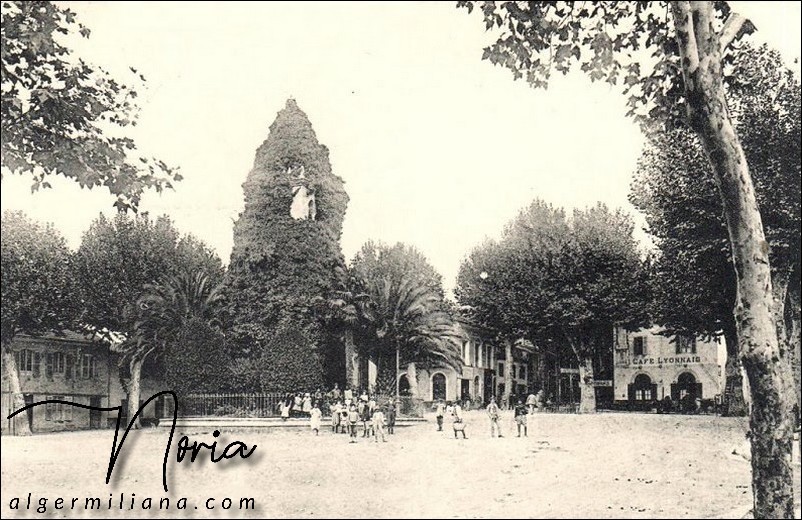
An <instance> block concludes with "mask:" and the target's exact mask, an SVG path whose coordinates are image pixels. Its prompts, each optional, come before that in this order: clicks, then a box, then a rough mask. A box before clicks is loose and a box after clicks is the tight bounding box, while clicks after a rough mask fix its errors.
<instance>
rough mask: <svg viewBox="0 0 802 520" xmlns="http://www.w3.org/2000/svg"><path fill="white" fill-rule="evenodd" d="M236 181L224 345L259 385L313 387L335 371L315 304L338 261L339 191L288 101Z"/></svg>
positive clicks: (333, 346) (332, 346)
mask: <svg viewBox="0 0 802 520" xmlns="http://www.w3.org/2000/svg"><path fill="white" fill-rule="evenodd" d="M243 189H244V191H245V209H244V210H243V212H242V213H241V214H240V216H239V219H238V220H237V222H236V223H235V224H234V247H233V250H232V252H231V262H230V265H229V276H228V284H227V285H228V294H229V298H230V300H231V308H230V311H231V317H232V322H233V323H232V336H233V337H232V340H233V341H232V343H233V345H232V346H233V347H234V349H235V350H236V351H238V354H239V355H241V356H246V357H250V358H251V359H255V360H258V362H257V363H256V366H257V367H258V371H259V372H260V382H261V387H262V390H265V391H290V390H314V389H315V388H317V387H319V386H320V387H322V386H323V385H324V384H326V383H328V382H331V381H334V380H337V379H339V378H338V377H337V376H336V374H337V372H338V371H340V370H342V367H340V366H339V365H342V361H341V360H342V355H341V353H340V352H336V351H337V349H338V348H341V347H340V346H339V341H336V340H335V339H334V338H332V337H330V335H329V334H328V332H327V331H326V330H325V327H324V326H323V325H322V324H321V322H320V321H319V320H318V318H317V316H316V312H315V309H316V308H317V306H318V305H319V300H320V298H325V297H326V295H327V294H328V293H329V291H330V290H331V288H332V285H333V283H334V277H335V270H336V268H337V267H340V266H343V265H344V260H343V256H342V252H341V250H340V235H341V234H342V223H343V217H344V216H345V209H346V206H347V204H348V195H347V194H346V193H345V190H344V189H343V180H342V179H341V178H340V177H338V176H336V175H334V174H333V173H332V172H331V164H330V163H329V151H328V149H327V148H326V147H325V146H324V145H322V144H320V143H319V142H318V140H317V137H316V136H315V131H314V130H313V129H312V124H311V123H310V122H309V119H308V118H307V116H306V114H305V113H304V112H303V111H301V109H300V108H298V105H297V104H296V102H295V100H293V99H289V100H288V101H287V104H286V106H285V107H284V108H283V109H282V110H281V111H280V112H279V113H278V115H277V116H276V120H275V121H273V124H272V125H270V134H269V135H268V136H267V140H266V141H265V142H264V143H262V145H261V146H260V147H259V149H258V150H257V151H256V159H255V160H254V165H253V169H252V170H251V172H250V173H249V174H248V179H247V180H246V181H245V183H244V184H243ZM324 366H325V367H326V369H325V371H324V369H323V367H324Z"/></svg>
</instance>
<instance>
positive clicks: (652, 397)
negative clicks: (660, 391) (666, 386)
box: [651, 383, 657, 401]
mask: <svg viewBox="0 0 802 520" xmlns="http://www.w3.org/2000/svg"><path fill="white" fill-rule="evenodd" d="M651 393H652V395H651V399H652V401H656V400H657V385H656V384H655V383H652V387H651Z"/></svg>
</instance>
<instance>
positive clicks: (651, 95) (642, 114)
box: [458, 1, 794, 518]
mask: <svg viewBox="0 0 802 520" xmlns="http://www.w3.org/2000/svg"><path fill="white" fill-rule="evenodd" d="M481 5H482V11H483V15H484V19H485V24H486V27H487V28H488V29H493V28H495V29H496V30H497V31H498V33H497V34H498V35H499V37H498V40H497V41H496V43H495V44H494V45H491V46H490V47H488V48H487V49H486V50H485V55H484V58H486V59H490V60H493V61H494V62H495V63H498V64H501V65H504V66H506V67H508V68H510V69H511V70H512V71H513V74H514V75H515V77H524V76H526V79H527V80H528V81H529V83H530V84H532V85H534V86H541V87H542V86H545V85H546V84H547V80H548V76H549V72H550V70H551V67H552V65H553V64H554V66H555V68H556V69H557V70H560V71H561V72H566V71H568V70H569V69H570V68H571V66H572V65H574V64H575V63H576V62H578V63H579V64H580V65H579V66H580V69H582V70H583V71H585V72H586V73H588V74H589V76H590V77H591V79H596V80H598V79H605V80H607V81H608V82H610V83H614V84H619V81H620V82H621V84H623V89H624V92H625V94H626V95H627V96H628V104H629V107H630V111H629V113H630V114H633V115H635V116H639V118H640V121H641V122H642V123H645V124H644V127H645V128H647V129H648V128H649V127H660V126H666V125H665V124H666V123H668V126H669V127H671V126H676V125H686V126H687V127H689V128H690V129H692V130H693V131H694V132H695V133H696V135H697V136H698V137H699V139H700V143H701V145H702V148H703V150H704V153H705V155H706V157H707V159H708V161H709V162H710V165H711V167H712V171H713V173H714V175H713V179H714V181H715V183H716V186H717V188H718V190H719V196H720V198H721V202H722V207H723V210H724V215H725V219H726V222H727V232H728V235H729V242H730V246H731V248H732V258H733V264H734V266H735V273H736V282H737V292H736V294H737V303H736V307H735V310H734V313H735V319H736V324H737V328H738V342H739V350H740V354H741V358H742V360H743V362H744V366H745V367H746V371H747V375H748V376H749V380H750V388H751V389H752V393H753V396H754V397H755V399H753V402H754V403H755V406H754V407H753V413H752V417H751V428H752V433H753V436H752V474H753V477H752V483H753V496H754V497H755V502H754V506H755V507H754V514H755V516H756V517H758V518H763V517H787V516H790V515H792V514H793V508H794V500H793V486H792V478H793V475H792V473H793V472H792V469H791V467H790V464H789V460H790V451H791V444H792V438H793V424H792V423H793V420H792V413H791V404H792V403H793V398H792V394H793V392H791V391H789V389H790V388H791V386H792V383H790V380H791V374H790V362H789V357H790V352H789V349H788V348H787V345H786V344H785V342H784V341H783V340H782V339H781V336H782V335H783V333H784V328H783V327H779V326H778V324H779V323H780V322H781V321H782V314H781V313H780V312H778V310H779V308H780V307H781V302H782V301H784V299H785V298H784V296H783V295H782V293H784V292H785V290H786V285H785V284H784V283H783V284H773V283H772V280H771V275H772V273H771V267H770V259H769V254H768V251H769V247H768V242H767V240H766V236H765V233H764V230H763V222H762V218H761V214H760V210H759V209H758V202H757V199H756V197H755V189H754V183H753V181H752V178H751V175H750V171H749V165H748V163H747V159H746V156H745V153H744V150H743V147H742V146H741V142H740V139H739V137H738V133H737V131H736V129H735V128H734V121H733V117H732V116H731V112H730V107H729V103H728V99H727V98H728V93H727V92H726V88H725V85H726V84H727V83H728V82H729V81H731V80H732V79H733V78H736V79H737V76H736V75H734V74H732V69H733V67H732V66H731V65H732V63H733V61H734V54H735V52H737V49H738V47H739V45H740V44H741V39H742V37H743V36H744V35H745V34H748V33H751V32H753V31H754V30H755V27H754V25H753V24H752V23H750V22H749V20H747V19H746V18H744V17H743V16H741V15H740V14H738V13H737V12H734V11H731V10H730V7H729V5H728V4H727V3H726V2H712V1H708V2H688V1H672V2H665V3H664V2H649V3H645V2H644V3H641V2H614V3H605V2H595V3H585V2H583V3H581V4H577V3H573V2H556V3H551V2H526V3H524V2H503V3H495V2H483V3H482V4H481ZM458 6H462V7H466V8H468V9H469V10H471V9H473V7H474V2H471V1H460V2H459V3H458ZM734 51H735V52H734ZM647 53H648V54H647ZM683 108H684V114H685V116H684V117H683V116H682V114H683V110H682V109H683ZM777 360H779V363H778V362H777Z"/></svg>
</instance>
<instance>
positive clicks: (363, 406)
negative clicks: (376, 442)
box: [357, 395, 371, 437]
mask: <svg viewBox="0 0 802 520" xmlns="http://www.w3.org/2000/svg"><path fill="white" fill-rule="evenodd" d="M357 409H358V410H359V416H360V418H361V419H362V437H368V436H369V435H370V433H371V431H370V430H371V423H370V418H371V411H370V404H369V403H368V396H367V395H365V396H364V399H362V398H360V399H359V406H358V407H357Z"/></svg>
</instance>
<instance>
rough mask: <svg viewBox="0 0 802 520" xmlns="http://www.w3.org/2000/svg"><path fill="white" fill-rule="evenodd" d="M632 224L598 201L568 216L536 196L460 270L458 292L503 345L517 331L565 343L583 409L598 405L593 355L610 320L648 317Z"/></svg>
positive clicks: (626, 321) (634, 320)
mask: <svg viewBox="0 0 802 520" xmlns="http://www.w3.org/2000/svg"><path fill="white" fill-rule="evenodd" d="M632 229H633V224H632V221H631V219H629V218H628V217H627V216H625V215H624V214H622V213H621V212H620V211H616V212H611V211H609V210H608V209H607V208H606V207H605V206H603V205H598V206H596V207H593V208H589V209H587V210H583V211H575V212H574V214H573V216H572V218H571V219H570V220H569V219H567V218H566V217H565V213H564V212H563V211H562V210H560V209H555V208H554V207H552V206H550V205H547V204H545V203H543V202H541V201H535V202H533V203H532V204H531V205H530V206H529V207H527V208H526V209H525V210H523V211H521V213H520V214H519V215H518V217H517V218H516V219H515V220H513V221H512V222H511V223H510V224H509V225H508V226H507V228H506V229H505V232H504V235H503V236H502V239H501V241H500V242H499V243H498V244H493V243H490V244H486V245H484V246H483V247H481V248H480V249H477V250H476V251H474V253H473V254H472V255H471V257H469V258H468V260H467V261H466V262H465V263H464V264H463V266H462V268H461V270H460V276H459V281H458V283H459V285H458V288H457V291H456V294H457V298H458V299H459V301H460V303H462V304H464V305H468V306H469V307H470V308H471V310H472V314H473V315H474V316H475V317H477V318H478V320H479V321H480V323H481V324H482V325H483V326H485V327H488V328H489V329H491V330H495V331H497V333H499V336H500V338H501V339H502V340H503V341H504V342H505V344H507V345H509V347H508V350H511V345H512V342H513V341H515V340H516V339H518V338H525V339H529V340H531V341H533V342H535V343H541V342H545V341H548V340H551V341H552V342H554V344H557V345H563V346H565V347H566V348H568V349H569V350H570V352H571V353H572V355H573V356H574V358H575V359H576V361H577V363H578V365H579V370H580V387H581V395H580V411H581V412H592V411H595V408H596V405H595V389H594V387H593V375H594V372H593V359H594V358H595V357H596V356H597V354H598V352H599V351H600V350H602V349H604V348H605V341H604V340H605V338H609V337H610V334H611V331H612V327H613V326H614V325H622V326H629V327H635V326H638V325H640V324H642V323H643V322H644V321H645V318H646V316H645V312H644V309H645V307H646V305H645V304H646V302H647V301H648V291H647V290H646V278H645V274H646V271H645V269H644V267H645V266H644V265H643V263H642V262H641V260H640V257H639V254H638V251H637V248H636V244H635V241H634V239H633V238H632ZM480 269H481V271H479V273H478V275H479V276H477V271H478V270H480ZM482 274H484V276H482ZM508 355H509V354H508ZM506 372H508V371H505V375H506ZM505 384H508V383H505ZM505 393H506V390H505Z"/></svg>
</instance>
